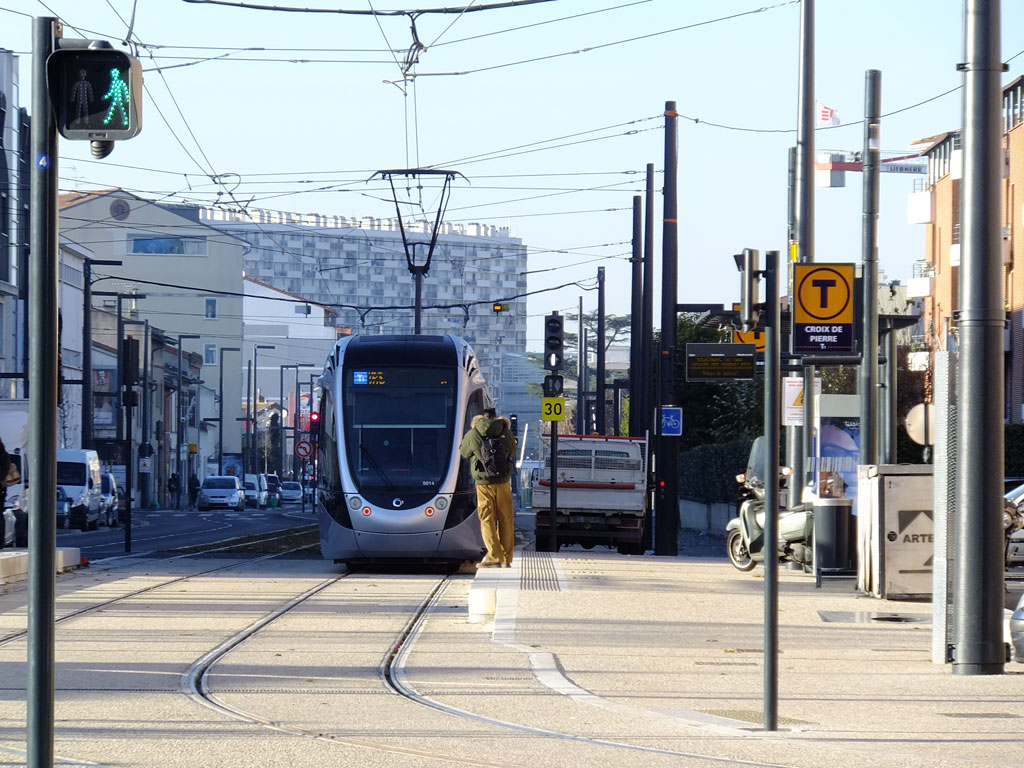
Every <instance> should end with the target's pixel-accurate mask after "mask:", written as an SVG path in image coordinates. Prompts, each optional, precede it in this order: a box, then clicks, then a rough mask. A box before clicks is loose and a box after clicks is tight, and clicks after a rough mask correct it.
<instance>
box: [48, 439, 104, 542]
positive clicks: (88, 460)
mask: <svg viewBox="0 0 1024 768" xmlns="http://www.w3.org/2000/svg"><path fill="white" fill-rule="evenodd" d="M57 485H59V486H60V487H61V488H63V489H64V492H65V493H66V494H67V495H68V498H70V499H71V512H70V514H69V515H68V526H69V527H71V528H79V529H81V530H83V531H88V530H95V529H96V528H98V527H99V524H100V514H101V511H102V507H103V495H102V489H101V487H100V457H99V456H98V455H97V453H96V451H83V450H76V449H73V448H60V449H58V450H57Z"/></svg>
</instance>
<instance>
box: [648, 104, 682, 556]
mask: <svg viewBox="0 0 1024 768" xmlns="http://www.w3.org/2000/svg"><path fill="white" fill-rule="evenodd" d="M677 120H678V113H677V112H676V103H675V102H674V101H666V102H665V202H664V211H663V219H662V221H663V223H662V233H661V254H662V272H661V376H660V379H661V381H660V384H661V387H660V392H659V394H660V399H659V405H668V404H671V403H672V402H673V401H674V400H675V353H676V296H677V293H678V288H677V282H678V277H677V275H678V259H679V254H678V242H677V238H678V231H679V230H678V224H677V222H676V199H677V198H676V188H677V178H676V172H677V166H678V139H677V136H676V130H677V126H676V123H677ZM658 412H659V414H660V413H661V408H660V407H659V409H658ZM659 422H660V419H659ZM658 432H659V434H660V433H661V429H660V423H659V429H658ZM658 445H659V448H660V450H659V452H658V474H659V480H658V488H659V490H660V491H661V498H660V504H659V506H658V509H657V517H656V518H655V525H656V527H657V530H656V532H655V537H654V552H655V554H658V555H670V556H675V555H678V554H679V491H678V488H679V479H678V477H677V473H678V469H679V443H678V442H677V440H676V438H674V437H666V436H664V435H662V436H661V440H660V441H659V443H658Z"/></svg>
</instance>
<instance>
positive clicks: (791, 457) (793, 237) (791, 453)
mask: <svg viewBox="0 0 1024 768" xmlns="http://www.w3.org/2000/svg"><path fill="white" fill-rule="evenodd" d="M786 203H787V205H786V213H787V216H786V242H787V243H788V245H789V250H788V253H789V257H790V258H791V259H793V258H795V254H796V252H797V234H796V147H790V148H789V168H788V173H787V195H786ZM789 351H790V352H792V351H793V348H792V346H790V349H789ZM797 377H799V378H801V379H802V378H803V376H802V374H790V378H797ZM807 391H809V390H807V389H804V392H807ZM805 402H806V398H805ZM803 435H804V432H803V425H802V424H800V425H795V424H794V425H789V426H787V427H786V465H787V466H789V468H790V469H792V470H793V472H792V474H791V475H790V476H789V479H788V481H787V483H788V488H789V503H790V504H791V505H792V504H796V503H798V502H799V501H800V492H801V489H802V488H803V485H804V482H805V481H804V450H803Z"/></svg>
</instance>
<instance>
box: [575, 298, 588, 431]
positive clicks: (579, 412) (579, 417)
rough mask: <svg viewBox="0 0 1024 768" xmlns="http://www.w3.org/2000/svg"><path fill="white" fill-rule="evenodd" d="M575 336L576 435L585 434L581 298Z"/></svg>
mask: <svg viewBox="0 0 1024 768" xmlns="http://www.w3.org/2000/svg"><path fill="white" fill-rule="evenodd" d="M577 318H578V319H579V323H578V325H579V328H578V330H577V336H576V434H577V435H585V434H587V329H586V328H584V327H583V297H582V296H580V309H579V314H578V315H577Z"/></svg>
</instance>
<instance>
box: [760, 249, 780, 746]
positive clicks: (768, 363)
mask: <svg viewBox="0 0 1024 768" xmlns="http://www.w3.org/2000/svg"><path fill="white" fill-rule="evenodd" d="M764 261H765V264H764V266H765V269H764V276H765V299H764V303H765V322H764V438H765V444H766V446H767V450H766V451H765V452H764V487H765V494H764V553H765V558H764V729H765V730H766V731H777V730H778V728H779V715H778V703H779V560H778V558H777V557H774V556H773V553H774V552H775V549H776V546H777V542H778V539H779V494H778V490H777V489H778V478H779V452H778V449H777V446H778V445H779V438H780V431H781V430H780V428H779V422H780V411H781V399H780V397H779V376H780V374H781V363H780V358H779V333H780V328H779V285H778V273H779V252H778V251H767V252H766V253H765V258H764Z"/></svg>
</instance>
